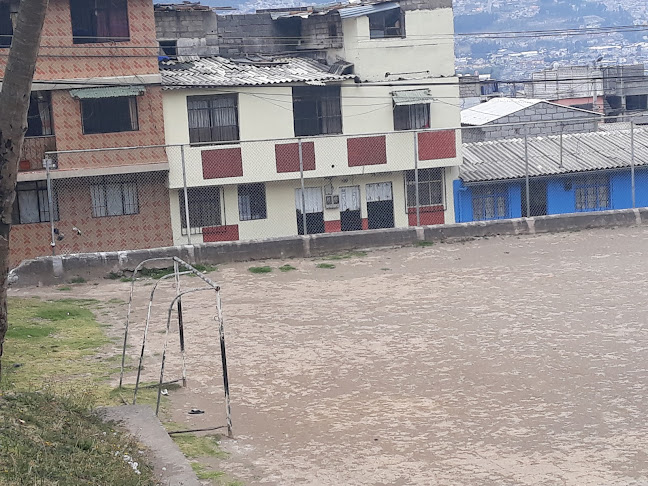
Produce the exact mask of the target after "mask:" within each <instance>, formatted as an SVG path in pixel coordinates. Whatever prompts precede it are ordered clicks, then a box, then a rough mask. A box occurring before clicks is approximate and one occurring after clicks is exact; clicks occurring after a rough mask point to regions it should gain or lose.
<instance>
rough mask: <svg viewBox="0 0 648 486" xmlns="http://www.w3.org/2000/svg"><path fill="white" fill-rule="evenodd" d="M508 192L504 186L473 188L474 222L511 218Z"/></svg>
mask: <svg viewBox="0 0 648 486" xmlns="http://www.w3.org/2000/svg"><path fill="white" fill-rule="evenodd" d="M508 206H509V204H508V191H507V189H506V186H504V185H492V186H477V187H473V188H472V207H473V221H485V220H489V219H505V218H508V217H509V212H508Z"/></svg>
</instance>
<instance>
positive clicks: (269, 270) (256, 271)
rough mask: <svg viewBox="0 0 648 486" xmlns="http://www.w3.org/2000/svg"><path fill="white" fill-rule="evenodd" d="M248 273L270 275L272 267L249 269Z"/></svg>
mask: <svg viewBox="0 0 648 486" xmlns="http://www.w3.org/2000/svg"><path fill="white" fill-rule="evenodd" d="M248 271H249V272H252V273H270V272H272V267H268V266H265V267H250V268H248Z"/></svg>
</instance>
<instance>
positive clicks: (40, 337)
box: [0, 299, 110, 435]
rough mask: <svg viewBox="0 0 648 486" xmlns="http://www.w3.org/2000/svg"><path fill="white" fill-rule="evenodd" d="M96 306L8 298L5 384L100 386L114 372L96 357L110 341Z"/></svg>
mask: <svg viewBox="0 0 648 486" xmlns="http://www.w3.org/2000/svg"><path fill="white" fill-rule="evenodd" d="M95 302H96V301H94V300H92V299H88V300H76V299H64V300H58V301H45V302H43V301H40V300H38V299H9V330H8V332H7V338H6V342H5V356H4V357H3V361H4V362H3V364H6V367H3V371H4V370H7V372H6V373H5V376H4V377H3V385H6V387H8V388H11V389H13V390H15V391H31V390H32V389H33V388H34V387H38V388H41V387H42V386H43V384H62V383H65V384H66V385H69V386H76V385H77V384H78V385H81V384H83V385H84V386H86V387H93V388H96V385H97V382H98V381H103V380H105V379H106V378H107V377H108V375H109V372H110V370H109V369H107V368H106V367H105V364H102V363H101V362H100V361H98V360H93V359H92V358H93V356H95V355H96V352H97V351H98V349H99V348H100V347H102V346H104V345H105V344H107V343H108V342H109V340H108V338H107V337H106V336H105V335H104V334H103V332H102V330H101V328H100V327H99V325H98V323H97V322H96V321H95V319H94V316H93V314H92V312H91V311H90V310H89V309H88V308H87V307H88V306H89V305H91V304H92V303H95ZM0 435H1V434H0Z"/></svg>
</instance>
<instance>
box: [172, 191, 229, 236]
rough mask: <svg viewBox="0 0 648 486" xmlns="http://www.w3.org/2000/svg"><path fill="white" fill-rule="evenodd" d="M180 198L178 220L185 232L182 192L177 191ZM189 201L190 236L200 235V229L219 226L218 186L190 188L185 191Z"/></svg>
mask: <svg viewBox="0 0 648 486" xmlns="http://www.w3.org/2000/svg"><path fill="white" fill-rule="evenodd" d="M178 197H179V198H180V220H181V222H182V228H183V230H184V231H185V232H186V229H187V218H186V214H187V213H186V211H185V202H184V191H183V190H180V191H178ZM187 199H188V200H189V222H190V225H189V226H190V232H191V234H200V233H202V229H203V228H205V227H210V226H220V225H221V221H222V218H221V188H220V187H219V186H209V187H190V188H188V189H187Z"/></svg>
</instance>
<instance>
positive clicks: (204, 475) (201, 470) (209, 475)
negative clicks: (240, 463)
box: [191, 462, 225, 480]
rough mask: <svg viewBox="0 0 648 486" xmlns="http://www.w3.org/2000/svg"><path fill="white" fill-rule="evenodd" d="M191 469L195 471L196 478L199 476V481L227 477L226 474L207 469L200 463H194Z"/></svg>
mask: <svg viewBox="0 0 648 486" xmlns="http://www.w3.org/2000/svg"><path fill="white" fill-rule="evenodd" d="M191 469H193V470H194V472H195V473H196V476H198V479H200V480H209V479H222V478H223V477H224V476H225V473H224V472H221V471H213V470H211V469H207V468H206V467H205V466H203V465H202V464H200V463H199V462H192V463H191Z"/></svg>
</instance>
